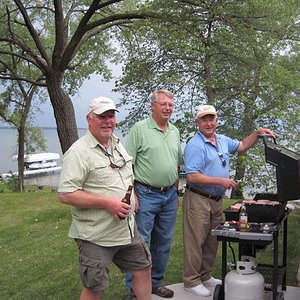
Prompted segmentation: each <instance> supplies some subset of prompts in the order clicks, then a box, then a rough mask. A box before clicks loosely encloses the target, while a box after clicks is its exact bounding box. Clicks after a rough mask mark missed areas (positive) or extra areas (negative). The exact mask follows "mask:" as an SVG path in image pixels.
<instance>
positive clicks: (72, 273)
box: [0, 189, 300, 300]
mask: <svg viewBox="0 0 300 300" xmlns="http://www.w3.org/2000/svg"><path fill="white" fill-rule="evenodd" d="M228 204H229V201H227V202H226V203H225V206H228ZM299 218H300V211H299V210H298V211H294V212H293V213H292V214H291V215H290V216H289V226H288V231H289V233H288V272H287V282H288V285H291V286H296V273H297V268H298V264H299V249H300V241H299V240H300V233H299V224H300V223H299ZM70 222H71V215H70V207H69V206H67V205H63V204H60V203H59V202H58V199H57V195H56V193H54V192H51V191H50V190H47V189H45V190H43V191H36V192H34V193H33V192H32V193H29V192H27V193H23V194H20V193H0V266H1V275H0V299H6V300H8V299H16V300H17V299H18V300H19V299H30V300H31V299H39V300H40V299H43V300H46V299H57V300H66V299H78V298H79V295H80V292H81V289H82V286H81V282H80V279H79V274H78V257H77V247H76V244H75V242H74V241H73V240H72V239H70V238H68V237H67V234H68V230H69V225H70ZM269 248H270V249H269ZM220 250H221V247H220V248H219V253H218V257H217V260H216V264H215V272H214V275H215V276H216V277H220V276H221V252H220ZM271 251H272V250H271V246H268V247H267V248H266V249H265V250H264V251H262V252H261V253H258V256H257V259H258V260H263V262H264V263H265V262H268V260H270V257H271V255H270V253H271ZM228 256H229V257H228V260H231V259H232V258H231V257H230V253H229V251H228ZM178 282H182V229H181V207H180V208H179V211H178V220H177V226H176V232H175V236H174V241H173V246H172V251H171V256H170V260H169V266H168V270H167V273H166V278H165V284H173V283H178ZM126 294H127V291H126V287H125V280H124V274H122V273H121V272H120V271H119V270H118V269H117V268H116V267H114V266H112V268H111V272H110V288H109V289H108V290H107V291H106V292H105V295H104V297H103V299H112V300H116V299H125V297H126Z"/></svg>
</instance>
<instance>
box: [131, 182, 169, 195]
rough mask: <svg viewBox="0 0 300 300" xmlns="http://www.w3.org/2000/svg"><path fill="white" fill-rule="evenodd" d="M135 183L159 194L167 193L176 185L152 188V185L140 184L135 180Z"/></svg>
mask: <svg viewBox="0 0 300 300" xmlns="http://www.w3.org/2000/svg"><path fill="white" fill-rule="evenodd" d="M134 183H138V184H141V185H143V186H145V187H146V188H148V189H149V190H151V191H153V192H157V193H165V192H167V191H168V190H169V189H170V188H172V187H173V186H174V184H172V185H170V186H162V187H155V186H152V185H149V184H147V183H144V182H140V181H137V180H135V181H134Z"/></svg>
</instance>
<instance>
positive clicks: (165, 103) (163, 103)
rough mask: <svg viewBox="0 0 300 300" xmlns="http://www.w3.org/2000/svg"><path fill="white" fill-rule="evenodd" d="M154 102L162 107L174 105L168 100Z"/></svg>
mask: <svg viewBox="0 0 300 300" xmlns="http://www.w3.org/2000/svg"><path fill="white" fill-rule="evenodd" d="M153 102H154V103H157V104H159V105H160V106H161V107H163V108H166V107H167V106H169V107H170V108H173V107H174V104H172V103H167V102H157V101H153Z"/></svg>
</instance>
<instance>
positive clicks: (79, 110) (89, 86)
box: [35, 75, 122, 128]
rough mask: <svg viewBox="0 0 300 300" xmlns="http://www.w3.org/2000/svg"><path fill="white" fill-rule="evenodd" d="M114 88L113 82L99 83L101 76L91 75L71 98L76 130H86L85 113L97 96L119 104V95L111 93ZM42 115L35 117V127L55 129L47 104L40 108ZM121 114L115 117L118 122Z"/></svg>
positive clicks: (50, 110) (49, 105)
mask: <svg viewBox="0 0 300 300" xmlns="http://www.w3.org/2000/svg"><path fill="white" fill-rule="evenodd" d="M113 88H114V80H112V81H110V82H103V81H101V76H96V75H93V76H91V79H89V80H86V81H85V82H84V84H83V85H82V87H81V89H80V90H79V92H78V94H76V95H75V96H74V97H72V100H73V105H74V108H75V114H76V121H77V126H78V128H86V120H85V116H86V112H87V109H88V105H89V102H90V101H91V100H92V99H94V98H96V97H99V96H104V97H108V98H110V99H112V100H113V101H114V102H115V103H118V102H119V99H120V94H118V93H114V92H112V89H113ZM40 108H41V110H42V111H43V114H41V115H36V117H35V120H36V125H37V126H39V127H56V123H55V119H54V115H53V109H52V106H51V104H50V103H49V102H47V103H45V104H43V105H41V106H40ZM120 117H121V118H122V114H121V115H120V114H118V115H117V119H118V120H119V121H120Z"/></svg>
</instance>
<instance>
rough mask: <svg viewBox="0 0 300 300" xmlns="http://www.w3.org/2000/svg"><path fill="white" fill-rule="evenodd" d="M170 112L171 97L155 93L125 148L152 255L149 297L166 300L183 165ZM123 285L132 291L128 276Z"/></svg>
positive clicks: (138, 211) (143, 233) (138, 220)
mask: <svg viewBox="0 0 300 300" xmlns="http://www.w3.org/2000/svg"><path fill="white" fill-rule="evenodd" d="M173 109H174V99H173V95H172V93H170V92H169V91H167V90H157V91H154V92H153V94H152V96H151V110H152V115H151V116H149V117H148V118H147V119H145V120H143V121H140V122H138V123H136V124H135V125H134V126H133V127H132V129H131V130H130V132H129V134H128V136H127V140H126V144H125V148H126V150H127V151H128V153H129V155H131V156H132V157H133V161H132V163H133V166H134V177H135V185H134V186H135V193H136V196H137V202H136V206H137V207H136V223H137V227H138V231H139V233H140V234H141V236H142V237H143V238H144V239H145V241H146V242H147V243H148V244H149V245H150V251H151V255H152V270H151V277H152V293H153V294H156V295H158V296H160V297H165V298H171V297H173V295H174V292H173V291H172V290H170V289H168V288H166V287H165V286H164V285H163V279H164V275H165V271H166V267H167V262H168V258H169V252H170V248H171V243H172V239H173V232H174V228H175V223H176V215H177V208H178V195H177V184H178V171H179V167H180V165H181V164H182V162H183V160H182V150H181V142H180V135H179V131H178V129H177V128H176V127H175V126H174V125H172V124H171V123H170V122H169V119H170V117H171V115H172V112H173ZM150 241H151V244H150ZM126 282H127V286H128V287H129V288H131V278H130V274H126ZM131 294H132V296H133V293H132V290H131Z"/></svg>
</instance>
